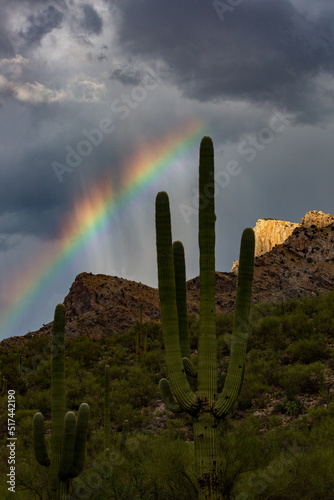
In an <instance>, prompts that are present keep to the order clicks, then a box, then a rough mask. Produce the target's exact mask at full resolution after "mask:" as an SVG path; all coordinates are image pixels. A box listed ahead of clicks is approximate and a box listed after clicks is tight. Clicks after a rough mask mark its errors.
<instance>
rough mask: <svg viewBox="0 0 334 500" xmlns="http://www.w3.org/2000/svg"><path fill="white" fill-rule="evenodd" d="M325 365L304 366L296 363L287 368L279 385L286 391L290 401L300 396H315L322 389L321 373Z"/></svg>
mask: <svg viewBox="0 0 334 500" xmlns="http://www.w3.org/2000/svg"><path fill="white" fill-rule="evenodd" d="M323 369H324V364H323V363H321V362H320V361H317V362H315V363H311V364H309V365H303V364H301V363H296V364H294V365H292V366H286V367H285V368H284V371H283V373H282V375H281V377H280V380H279V385H280V386H281V387H282V389H284V390H285V392H286V395H287V397H288V399H294V398H295V396H297V395H298V394H314V393H316V392H318V391H319V389H320V373H321V371H322V370H323Z"/></svg>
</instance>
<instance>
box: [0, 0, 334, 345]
mask: <svg viewBox="0 0 334 500" xmlns="http://www.w3.org/2000/svg"><path fill="white" fill-rule="evenodd" d="M333 83H334V4H333V1H332V0H318V1H317V2H314V0H280V1H279V2H278V1H277V0H226V1H217V0H215V1H212V2H211V1H209V2H208V1H204V0H201V1H200V0H191V1H190V0H182V1H181V2H180V1H179V0H178V1H176V0H169V1H168V2H165V1H157V0H141V1H138V0H114V1H112V0H87V1H86V2H82V1H79V0H51V1H48V0H20V2H13V1H12V0H2V2H1V6H0V131H1V133H0V173H1V183H0V278H1V279H0V340H1V339H4V338H7V337H10V336H16V335H23V334H26V333H27V332H29V331H35V330H37V329H39V328H40V327H41V326H42V325H43V324H46V323H48V322H49V321H51V320H52V319H53V311H54V308H55V306H56V304H57V303H58V302H62V301H63V300H64V297H65V296H66V295H67V293H68V292H69V289H70V287H71V284H72V283H73V281H74V280H75V277H76V276H77V275H78V274H79V273H81V272H92V273H93V274H96V273H102V274H108V275H112V276H118V277H121V276H122V277H123V278H126V279H130V280H135V281H137V282H141V283H144V284H147V285H150V286H154V287H157V268H156V247H155V227H154V203H155V196H156V193H157V192H159V191H162V190H163V191H167V192H168V194H169V198H170V204H171V216H172V228H173V239H174V240H181V241H182V242H183V244H184V247H185V253H186V266H187V279H190V278H193V277H195V276H197V275H198V274H199V268H198V258H199V255H198V220H197V206H198V201H197V197H196V195H197V189H198V150H199V144H200V140H201V137H203V136H205V135H208V136H210V137H211V138H212V140H213V143H214V148H215V170H216V181H215V203H216V215H217V222H216V269H217V271H224V272H228V271H230V269H231V266H232V263H233V260H235V259H238V253H239V242H240V235H241V233H242V230H243V229H244V228H245V227H248V226H250V227H254V226H255V224H256V221H257V220H258V219H259V218H277V219H283V220H289V221H291V222H300V221H301V218H302V217H303V216H304V215H305V213H306V212H308V211H309V210H322V211H323V212H325V213H334V206H333V203H334V202H333V184H334V183H333V181H334V170H333V167H332V164H333V158H334V140H333V139H334V135H333V132H334V100H333V97H334V86H333Z"/></svg>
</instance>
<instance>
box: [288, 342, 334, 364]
mask: <svg viewBox="0 0 334 500" xmlns="http://www.w3.org/2000/svg"><path fill="white" fill-rule="evenodd" d="M287 352H288V353H289V354H291V355H292V361H300V362H301V363H313V362H315V361H319V360H321V359H327V358H328V357H329V356H330V351H329V349H328V347H327V345H326V337H325V336H324V335H317V336H316V337H312V338H306V339H300V340H298V341H297V342H295V343H294V344H291V345H290V346H289V347H288V348H287Z"/></svg>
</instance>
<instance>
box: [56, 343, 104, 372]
mask: <svg viewBox="0 0 334 500" xmlns="http://www.w3.org/2000/svg"><path fill="white" fill-rule="evenodd" d="M65 355H66V358H71V359H73V360H76V361H78V362H79V363H80V364H81V365H84V366H85V368H88V367H90V366H92V365H93V364H95V363H96V361H97V360H98V359H99V357H100V355H101V344H100V343H99V342H97V341H94V340H92V339H89V338H88V337H85V336H82V337H78V338H76V339H71V340H70V341H69V343H68V345H67V346H66V350H65Z"/></svg>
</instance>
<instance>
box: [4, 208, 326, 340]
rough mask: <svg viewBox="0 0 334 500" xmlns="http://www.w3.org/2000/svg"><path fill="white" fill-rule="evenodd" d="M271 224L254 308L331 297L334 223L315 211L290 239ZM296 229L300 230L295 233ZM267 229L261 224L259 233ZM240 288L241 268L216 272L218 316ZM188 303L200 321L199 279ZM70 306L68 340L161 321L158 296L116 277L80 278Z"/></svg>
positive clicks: (259, 262) (258, 262)
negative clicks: (238, 285) (267, 249)
mask: <svg viewBox="0 0 334 500" xmlns="http://www.w3.org/2000/svg"><path fill="white" fill-rule="evenodd" d="M261 220H263V219H261ZM258 222H259V221H258ZM278 222H284V221H278ZM328 222H329V224H327V223H328ZM266 223H267V227H270V231H268V235H270V237H269V236H268V237H267V238H265V237H264V236H265V234H264V233H263V232H262V233H261V234H262V235H263V239H262V242H263V245H269V246H270V245H273V247H272V248H271V249H270V250H269V251H267V252H265V253H260V254H258V255H257V256H256V258H255V269H254V282H253V295H252V301H253V303H255V302H257V301H258V300H259V301H261V302H267V301H275V300H288V299H290V298H298V297H302V296H304V295H307V296H314V295H318V294H321V293H326V292H328V291H330V290H331V289H332V288H333V286H334V217H333V216H332V215H330V214H323V213H322V212H316V211H311V212H308V213H307V214H306V215H305V217H304V218H303V219H302V223H301V224H293V223H286V222H285V223H286V224H287V226H286V228H287V231H286V233H285V232H284V230H282V227H283V225H282V224H275V221H274V222H271V221H269V220H268V221H266ZM269 223H270V224H269ZM291 224H292V225H293V226H294V228H293V230H292V231H291V229H292V225H291ZM264 226H265V225H264V224H263V223H259V224H257V226H256V227H261V228H263V227H264ZM256 227H255V230H256ZM275 227H276V228H277V230H276V233H275V230H274V229H275ZM290 231H291V232H290ZM255 232H256V231H255ZM289 232H290V234H288V233H289ZM275 234H276V235H277V238H276V236H275ZM282 234H284V235H286V234H287V237H286V239H285V240H284V241H283V242H282V243H277V240H278V238H281V237H282ZM275 238H276V240H275ZM275 241H276V243H275ZM258 248H259V247H258ZM236 288H237V265H236V266H234V269H233V272H230V273H225V272H216V313H217V314H222V313H228V312H231V311H233V308H234V303H235V295H236ZM187 300H188V312H189V313H190V314H191V313H193V314H195V315H196V316H198V314H199V278H198V277H196V278H193V279H191V280H189V281H188V282H187ZM64 303H65V306H66V315H67V335H69V336H70V337H76V336H80V335H89V336H92V337H94V338H96V339H99V338H102V337H103V336H105V335H112V334H113V332H117V333H121V332H122V331H125V330H126V329H127V328H129V327H130V326H131V325H133V324H134V323H136V321H138V320H139V317H140V307H141V306H142V308H143V321H144V322H145V321H159V320H160V304H159V292H158V290H157V289H155V288H152V287H149V286H147V285H143V284H142V283H136V282H134V281H129V280H126V279H124V278H118V277H116V276H107V275H102V274H98V275H93V274H91V273H81V274H79V275H78V276H77V277H76V279H75V281H74V283H73V284H72V286H71V289H70V291H69V294H68V295H67V297H66V298H65V300H64ZM51 326H52V324H51V323H49V324H48V325H45V326H44V327H43V328H41V329H40V330H39V331H38V332H32V333H29V334H27V335H25V336H23V337H12V338H10V339H6V340H3V341H2V342H1V344H0V345H1V346H2V347H5V346H6V345H13V344H16V345H19V344H21V343H23V342H25V340H26V339H29V338H31V337H32V336H34V335H37V334H38V335H43V334H47V333H49V332H50V331H51Z"/></svg>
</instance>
